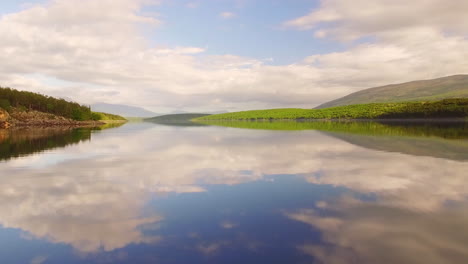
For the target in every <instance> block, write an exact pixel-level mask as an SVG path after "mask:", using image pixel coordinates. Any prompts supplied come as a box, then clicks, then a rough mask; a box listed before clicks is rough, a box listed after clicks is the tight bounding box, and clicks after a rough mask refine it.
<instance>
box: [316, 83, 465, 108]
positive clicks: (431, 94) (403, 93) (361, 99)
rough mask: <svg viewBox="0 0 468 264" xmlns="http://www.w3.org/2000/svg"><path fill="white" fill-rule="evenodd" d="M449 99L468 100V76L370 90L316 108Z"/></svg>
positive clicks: (392, 85)
mask: <svg viewBox="0 0 468 264" xmlns="http://www.w3.org/2000/svg"><path fill="white" fill-rule="evenodd" d="M447 98H468V75H453V76H448V77H442V78H437V79H432V80H421V81H412V82H407V83H401V84H391V85H385V86H380V87H375V88H369V89H365V90H362V91H358V92H355V93H352V94H349V95H347V96H345V97H342V98H339V99H336V100H333V101H330V102H327V103H324V104H321V105H319V106H318V107H316V108H327V107H334V106H343V105H351V104H368V103H388V102H406V101H435V100H441V99H447Z"/></svg>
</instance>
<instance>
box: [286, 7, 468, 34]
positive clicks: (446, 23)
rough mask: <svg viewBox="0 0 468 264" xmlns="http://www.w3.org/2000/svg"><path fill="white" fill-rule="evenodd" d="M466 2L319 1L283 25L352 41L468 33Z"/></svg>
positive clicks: (467, 8)
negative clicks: (431, 32)
mask: <svg viewBox="0 0 468 264" xmlns="http://www.w3.org/2000/svg"><path fill="white" fill-rule="evenodd" d="M467 11H468V2H467V1H464V0H452V1H450V2H447V1H444V0H418V1H409V2H408V1H405V0H394V1H388V0H357V1H352V2H350V1H346V0H322V1H321V6H320V7H319V8H318V9H317V10H312V11H311V12H310V13H309V14H307V15H305V16H302V17H299V18H295V19H292V20H290V21H287V22H285V23H284V26H286V27H292V28H296V29H300V30H308V29H316V30H318V31H317V32H320V33H318V34H319V35H323V34H325V33H331V34H332V35H333V36H334V37H336V38H341V39H354V38H358V37H362V36H368V35H377V36H380V35H385V34H393V33H395V32H398V31H401V30H403V32H400V33H401V34H406V33H408V32H407V31H408V30H410V31H413V30H416V31H418V30H420V29H423V28H426V29H431V30H436V31H439V32H446V33H449V34H450V33H453V34H456V33H458V34H463V35H466V33H467V32H468V18H467V16H466V12H467Z"/></svg>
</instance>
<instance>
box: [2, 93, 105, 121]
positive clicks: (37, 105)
mask: <svg viewBox="0 0 468 264" xmlns="http://www.w3.org/2000/svg"><path fill="white" fill-rule="evenodd" d="M12 107H15V108H18V109H20V110H24V111H26V110H36V111H40V112H45V113H51V114H54V115H58V116H63V117H66V118H70V119H73V120H78V121H84V120H100V115H99V114H97V113H93V112H92V111H91V109H90V107H88V106H84V105H80V104H78V103H75V102H69V101H66V100H64V99H57V98H54V97H50V96H46V95H42V94H38V93H33V92H27V91H18V90H15V89H11V88H3V87H0V108H3V109H5V110H7V111H10V110H11V108H12Z"/></svg>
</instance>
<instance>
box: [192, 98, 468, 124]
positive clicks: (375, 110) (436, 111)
mask: <svg viewBox="0 0 468 264" xmlns="http://www.w3.org/2000/svg"><path fill="white" fill-rule="evenodd" d="M467 117H468V99H467V98H463V99H444V100H440V101H431V102H403V103H375V104H360V105H348V106H338V107H330V108H325V109H299V108H284V109H269V110H252V111H242V112H234V113H225V114H218V115H210V116H203V117H199V118H196V119H194V121H208V120H288V119H293V120H301V119H419V118H422V119H428V118H467Z"/></svg>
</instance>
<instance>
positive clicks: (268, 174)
mask: <svg viewBox="0 0 468 264" xmlns="http://www.w3.org/2000/svg"><path fill="white" fill-rule="evenodd" d="M221 125H223V126H164V125H157V124H150V123H130V124H126V125H123V126H121V127H117V128H109V129H102V130H88V129H78V130H72V131H70V130H63V129H35V130H15V131H0V263H7V264H9V263H11V264H17V263H18V264H19V263H22V264H23V263H26V264H28V263H31V264H43V263H44V264H45V263H58V264H63V263H175V264H178V263H184V264H185V263H223V264H224V263H332V264H335V263H336V264H342V263H364V264H365V263H392V264H393V263H424V264H431V263H460V264H461V263H463V264H464V263H468V246H467V245H468V126H467V125H466V124H414V125H410V124H403V123H397V124H380V123H289V124H276V123H264V124H261V123H260V124H259V123H238V124H236V123H224V124H221Z"/></svg>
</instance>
